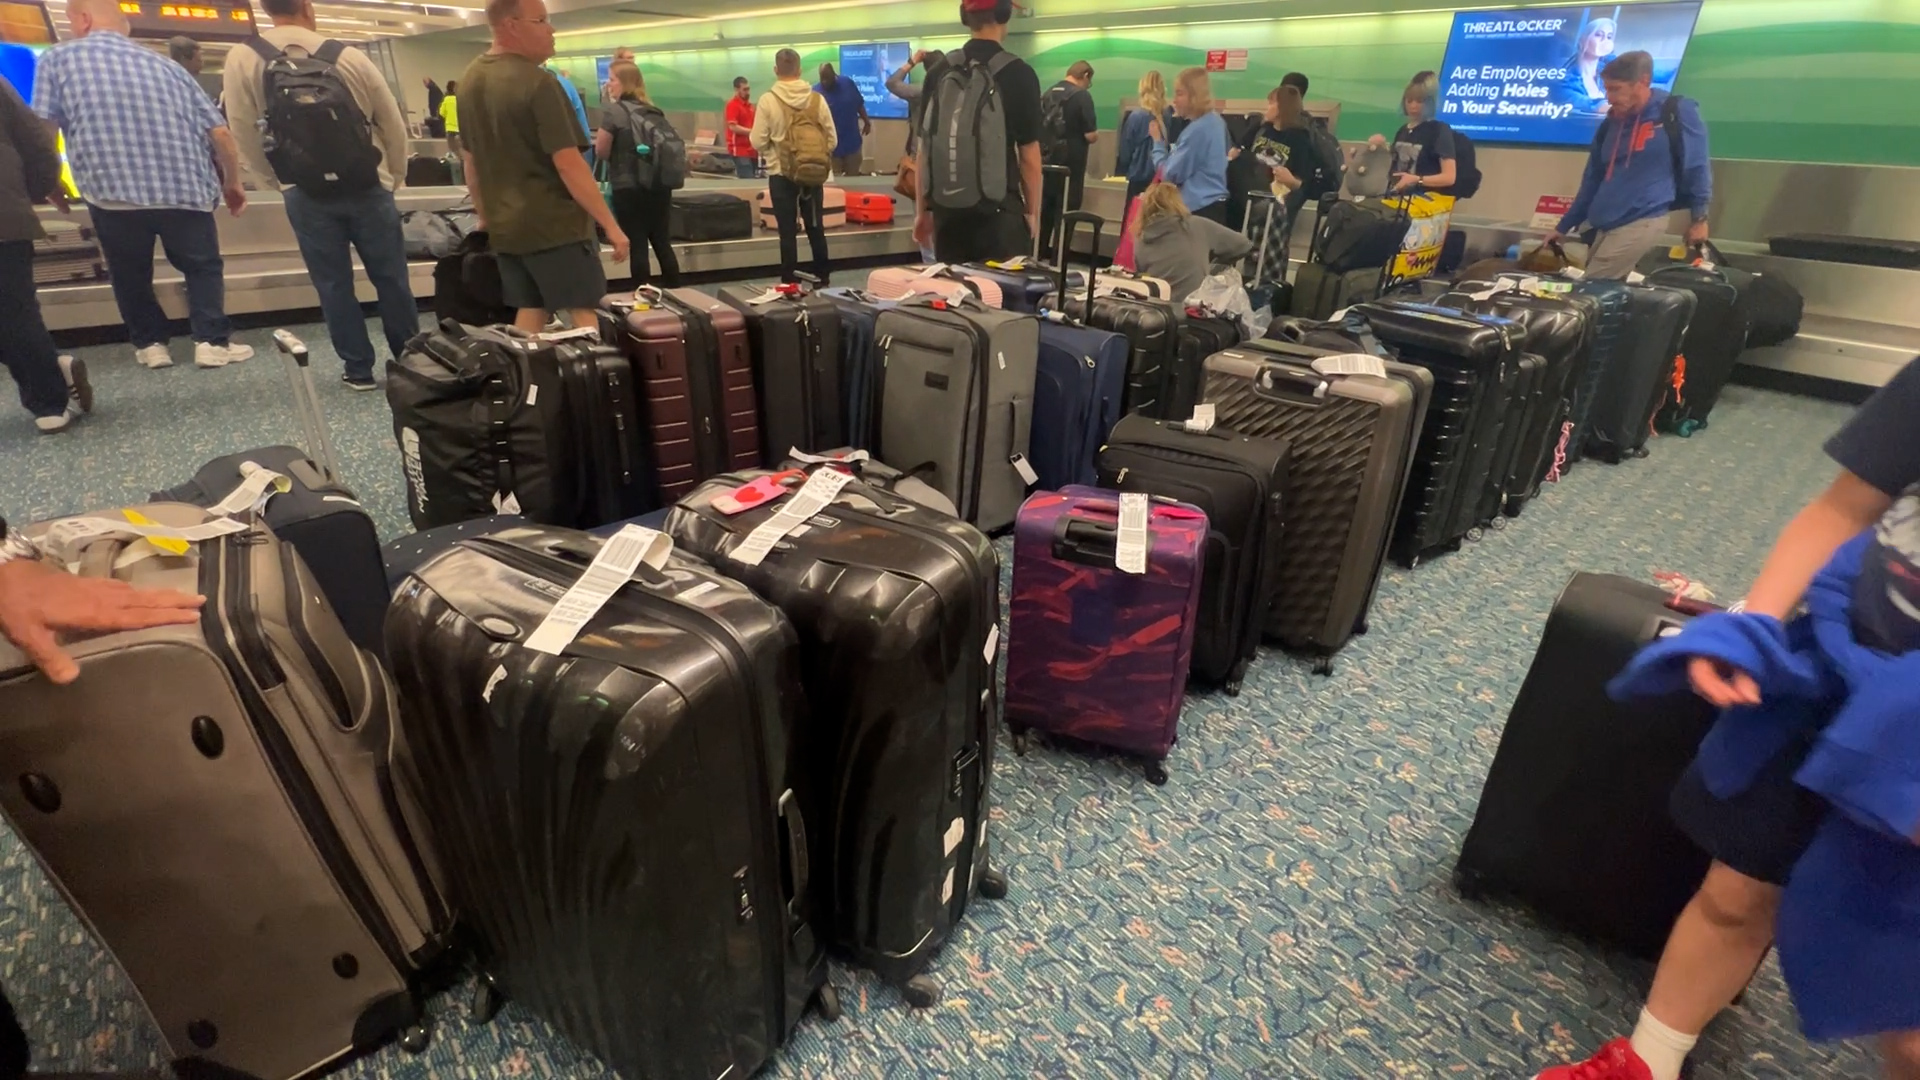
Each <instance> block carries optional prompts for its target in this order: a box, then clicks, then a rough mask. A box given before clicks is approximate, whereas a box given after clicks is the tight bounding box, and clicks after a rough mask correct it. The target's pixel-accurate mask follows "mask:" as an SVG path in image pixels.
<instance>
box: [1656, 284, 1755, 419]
mask: <svg viewBox="0 0 1920 1080" xmlns="http://www.w3.org/2000/svg"><path fill="white" fill-rule="evenodd" d="M1647 282H1648V283H1649V284H1652V285H1662V286H1665V287H1667V288H1672V289H1683V290H1685V291H1687V292H1690V293H1692V294H1693V317H1692V318H1691V319H1689V320H1688V321H1687V333H1686V337H1685V338H1684V339H1683V340H1682V342H1681V347H1680V355H1681V356H1682V357H1683V358H1684V363H1685V365H1686V366H1685V368H1684V369H1683V370H1681V371H1679V372H1678V373H1677V377H1676V378H1675V379H1674V380H1673V384H1672V385H1671V386H1669V387H1668V389H1667V392H1666V395H1665V397H1664V399H1663V400H1662V402H1661V405H1660V414H1659V416H1658V418H1657V419H1656V420H1655V423H1657V424H1658V425H1659V427H1660V430H1661V431H1669V432H1672V433H1674V434H1676V435H1692V434H1693V433H1694V432H1695V431H1698V430H1699V429H1701V428H1703V427H1706V426H1707V414H1708V413H1710V412H1712V411H1713V406H1714V404H1715V403H1716V402H1718V401H1719V400H1720V391H1721V390H1723V389H1725V388H1726V385H1727V382H1728V380H1730V379H1732V378H1733V368H1734V365H1735V364H1737V363H1739V362H1740V354H1741V352H1743V351H1745V349H1746V347H1747V330H1748V327H1749V326H1750V325H1751V324H1752V321H1753V317H1752V314H1751V313H1750V312H1749V310H1748V308H1747V302H1746V297H1745V296H1744V295H1743V294H1742V293H1741V292H1740V290H1739V289H1738V288H1736V287H1735V286H1734V284H1733V282H1732V281H1731V280H1730V279H1729V277H1728V276H1727V274H1726V273H1724V272H1722V271H1721V270H1719V269H1717V268H1714V267H1709V266H1704V265H1702V266H1687V265H1678V266H1668V267H1664V268H1662V269H1659V270H1655V271H1654V272H1653V273H1651V274H1648V275H1647Z"/></svg>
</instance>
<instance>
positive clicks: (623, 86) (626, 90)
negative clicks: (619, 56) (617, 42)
mask: <svg viewBox="0 0 1920 1080" xmlns="http://www.w3.org/2000/svg"><path fill="white" fill-rule="evenodd" d="M607 75H608V76H609V77H611V78H612V79H613V81H614V82H617V83H619V84H620V96H621V97H626V96H627V95H628V94H632V95H633V96H634V97H636V98H639V99H640V100H641V101H643V102H646V103H647V104H648V105H651V104H653V99H652V98H650V97H648V96H647V80H646V77H645V76H643V75H641V74H640V65H639V64H636V63H634V62H633V61H631V60H617V61H615V62H614V63H613V64H612V66H610V67H608V68H607Z"/></svg>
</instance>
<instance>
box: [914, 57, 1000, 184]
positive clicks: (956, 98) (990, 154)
mask: <svg viewBox="0 0 1920 1080" xmlns="http://www.w3.org/2000/svg"><path fill="white" fill-rule="evenodd" d="M1016 59H1018V57H1015V56H1014V55H1013V54H1012V53H1009V52H999V53H995V54H994V56H993V59H991V60H988V61H987V62H986V63H978V62H974V61H963V62H962V63H959V64H948V65H944V66H942V67H941V69H940V73H939V74H938V75H937V76H936V77H935V79H934V82H933V85H932V86H931V87H930V88H929V89H928V91H927V92H928V93H929V94H931V95H932V96H931V98H930V99H929V100H928V103H927V106H926V117H925V119H924V126H923V128H922V135H923V136H924V137H925V138H926V146H927V197H928V198H929V199H930V200H932V203H933V206H934V207H935V208H936V209H940V210H974V209H983V208H992V207H996V206H999V205H1000V204H1002V203H1005V202H1006V201H1007V197H1008V196H1009V195H1010V194H1012V193H1013V192H1014V191H1016V190H1018V189H1017V186H1016V183H1015V180H1014V177H1013V176H1012V175H1011V172H1010V168H1009V165H1008V157H1009V155H1008V153H1007V114H1006V106H1005V104H1004V103H1003V102H1002V101H1001V100H1000V88H999V84H998V83H997V82H996V81H995V80H996V79H997V78H998V76H999V74H1000V73H1001V72H1002V71H1005V70H1006V69H1007V67H1008V65H1010V64H1012V63H1013V62H1014V61H1015V60H1016Z"/></svg>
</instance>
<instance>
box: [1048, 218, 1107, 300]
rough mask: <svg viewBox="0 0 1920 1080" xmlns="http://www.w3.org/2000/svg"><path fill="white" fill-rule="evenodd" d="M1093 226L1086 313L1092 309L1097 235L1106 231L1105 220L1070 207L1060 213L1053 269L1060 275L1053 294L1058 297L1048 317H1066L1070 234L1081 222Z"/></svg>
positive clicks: (1097, 260)
mask: <svg viewBox="0 0 1920 1080" xmlns="http://www.w3.org/2000/svg"><path fill="white" fill-rule="evenodd" d="M1083 224H1085V225H1091V226H1092V227H1093V242H1092V243H1091V244H1090V245H1089V246H1088V248H1087V313H1088V314H1092V312H1093V297H1094V286H1095V284H1096V281H1095V279H1096V278H1098V277H1099V276H1100V236H1101V234H1102V233H1104V232H1106V230H1107V219H1106V218H1103V217H1101V216H1100V215H1099V214H1095V213H1091V212H1089V211H1086V210H1071V211H1068V212H1067V213H1065V214H1062V215H1061V216H1060V247H1059V249H1058V251H1057V253H1056V254H1057V256H1058V257H1057V259H1056V261H1055V264H1054V270H1055V272H1056V273H1058V274H1059V275H1060V277H1059V280H1058V281H1057V282H1056V283H1055V291H1054V295H1055V296H1057V297H1059V298H1060V310H1059V311H1055V312H1050V313H1049V317H1052V318H1057V319H1061V320H1065V319H1067V318H1068V317H1069V316H1068V315H1067V310H1066V308H1067V283H1068V281H1069V278H1070V275H1069V274H1068V272H1067V257H1068V256H1069V255H1070V254H1071V253H1072V252H1073V235H1074V233H1076V232H1078V231H1079V229H1080V226H1081V225H1083Z"/></svg>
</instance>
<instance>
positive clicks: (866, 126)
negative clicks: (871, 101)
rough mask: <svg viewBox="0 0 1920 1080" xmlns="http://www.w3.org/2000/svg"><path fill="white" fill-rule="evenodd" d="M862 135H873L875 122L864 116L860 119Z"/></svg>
mask: <svg viewBox="0 0 1920 1080" xmlns="http://www.w3.org/2000/svg"><path fill="white" fill-rule="evenodd" d="M860 134H862V135H871V134H873V121H871V120H869V119H867V118H866V117H864V116H863V117H861V118H860Z"/></svg>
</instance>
